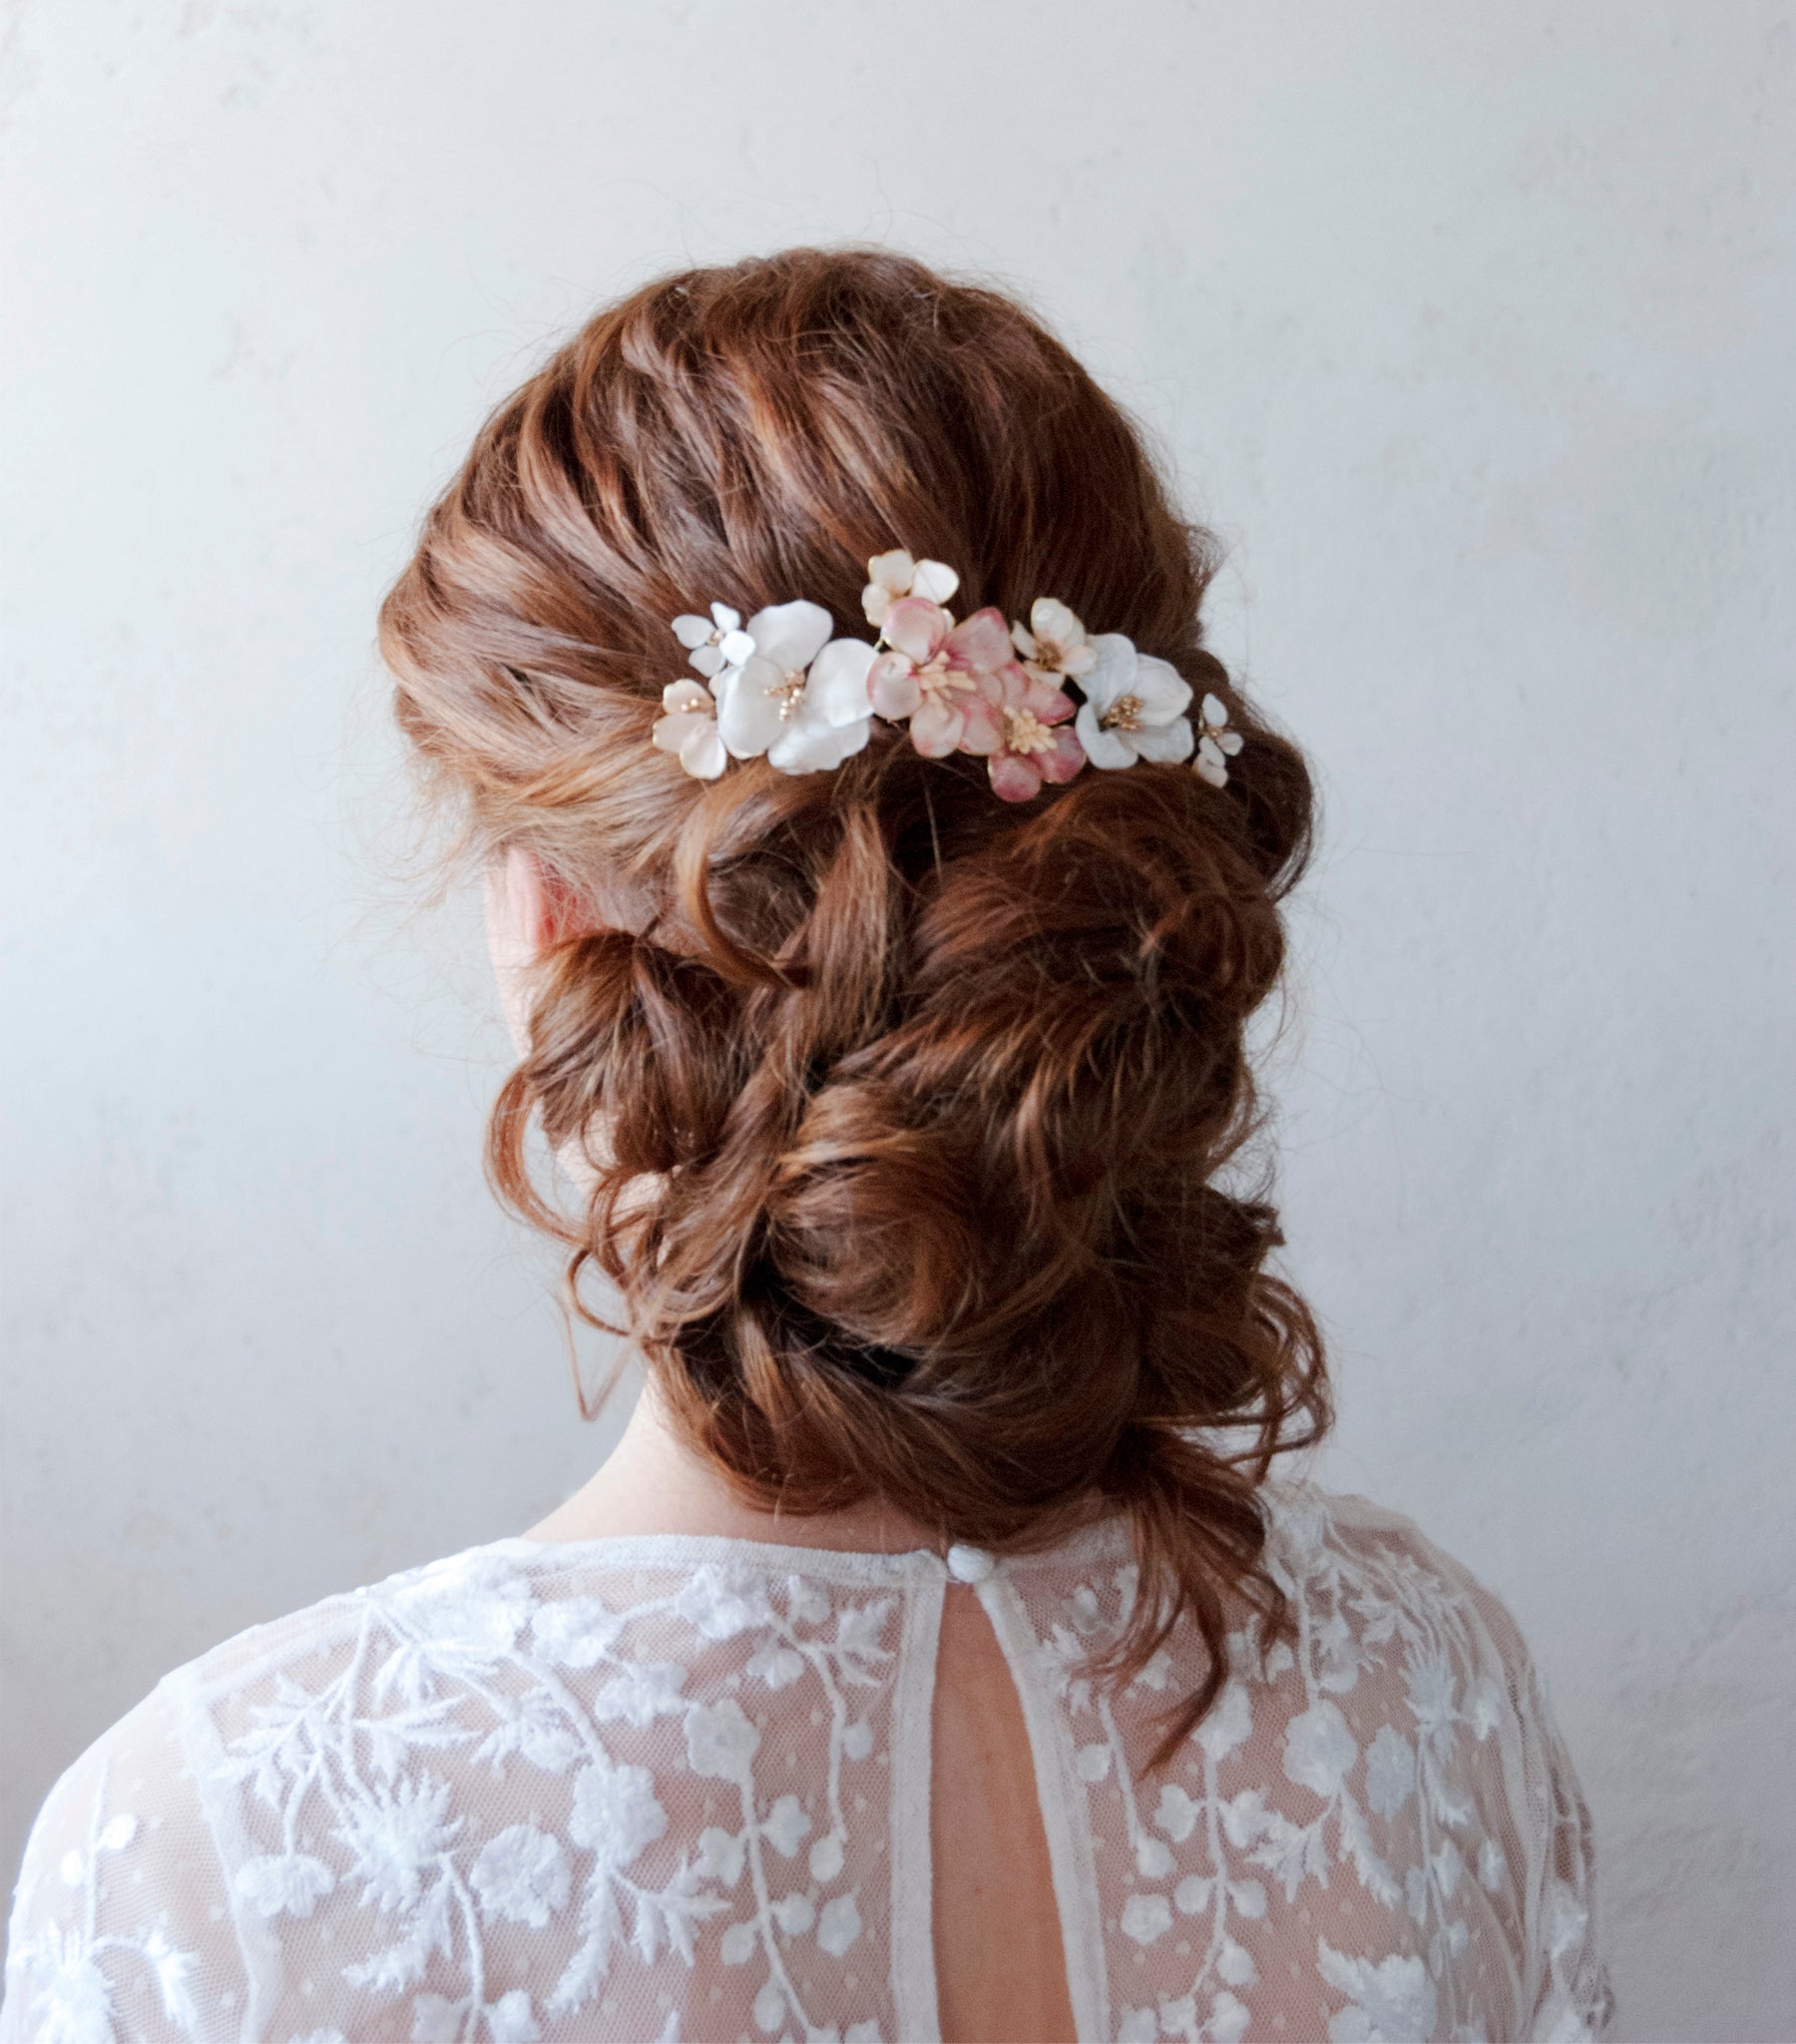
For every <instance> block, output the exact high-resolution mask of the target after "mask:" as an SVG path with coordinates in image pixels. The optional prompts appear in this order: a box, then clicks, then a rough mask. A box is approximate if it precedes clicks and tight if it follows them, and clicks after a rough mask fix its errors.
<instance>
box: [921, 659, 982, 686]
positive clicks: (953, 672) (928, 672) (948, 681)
mask: <svg viewBox="0 0 1796 2044" xmlns="http://www.w3.org/2000/svg"><path fill="white" fill-rule="evenodd" d="M916 683H917V687H918V688H919V689H921V690H922V691H923V693H924V695H926V696H948V695H951V694H953V692H954V691H955V690H957V689H958V690H960V691H962V692H963V693H964V692H965V691H966V690H968V689H970V688H972V686H973V677H972V676H971V675H968V674H962V673H960V672H959V670H957V669H955V668H951V667H950V666H949V665H948V656H947V654H945V653H938V654H937V655H936V656H935V658H934V659H933V660H930V661H927V662H925V664H924V665H923V666H922V667H920V668H918V669H917V670H916Z"/></svg>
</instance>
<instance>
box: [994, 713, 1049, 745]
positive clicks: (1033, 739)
mask: <svg viewBox="0 0 1796 2044" xmlns="http://www.w3.org/2000/svg"><path fill="white" fill-rule="evenodd" d="M1004 743H1005V746H1006V748H1007V749H1008V750H1009V751H1011V752H1013V753H1052V752H1053V751H1054V733H1053V732H1052V731H1051V730H1050V729H1049V727H1048V726H1047V725H1045V724H1044V723H1043V722H1042V720H1041V719H1040V718H1039V717H1038V716H1037V715H1036V714H1035V712H1034V711H1033V710H1007V711H1006V712H1005V713H1004Z"/></svg>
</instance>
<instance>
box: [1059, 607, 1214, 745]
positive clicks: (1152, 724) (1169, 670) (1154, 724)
mask: <svg viewBox="0 0 1796 2044" xmlns="http://www.w3.org/2000/svg"><path fill="white" fill-rule="evenodd" d="M1092 645H1093V647H1094V649H1095V651H1096V658H1095V660H1094V662H1093V664H1092V666H1091V667H1090V668H1089V669H1088V670H1087V672H1086V673H1085V674H1084V675H1082V676H1081V677H1080V682H1079V686H1080V688H1081V690H1082V691H1083V692H1084V694H1085V699H1086V700H1085V702H1084V703H1083V704H1082V705H1081V706H1080V711H1079V716H1078V718H1077V719H1076V720H1075V721H1074V726H1073V729H1074V730H1075V731H1076V732H1077V733H1078V734H1079V743H1080V744H1081V745H1082V746H1084V748H1085V751H1086V758H1087V759H1088V760H1090V761H1091V763H1092V765H1093V766H1094V767H1111V768H1115V767H1132V766H1133V765H1134V763H1135V762H1136V761H1137V760H1188V759H1189V758H1190V757H1191V724H1190V720H1189V718H1187V717H1186V716H1185V714H1184V713H1185V711H1186V710H1187V709H1188V708H1189V706H1190V701H1191V685H1190V683H1189V682H1187V681H1186V680H1185V679H1184V677H1183V676H1182V675H1181V674H1180V673H1179V672H1178V670H1177V669H1176V668H1175V667H1170V666H1168V665H1167V664H1166V662H1165V661H1163V660H1155V659H1154V658H1153V656H1152V655H1151V654H1142V653H1137V652H1136V651H1135V649H1134V644H1133V642H1132V641H1131V640H1128V639H1125V638H1123V636H1122V633H1121V632H1101V633H1099V635H1098V637H1097V638H1096V639H1094V640H1093V641H1092Z"/></svg>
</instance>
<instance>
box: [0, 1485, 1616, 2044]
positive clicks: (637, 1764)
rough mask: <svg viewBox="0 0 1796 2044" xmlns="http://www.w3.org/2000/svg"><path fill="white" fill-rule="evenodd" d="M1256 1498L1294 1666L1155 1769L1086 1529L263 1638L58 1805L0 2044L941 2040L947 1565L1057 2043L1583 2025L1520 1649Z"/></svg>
mask: <svg viewBox="0 0 1796 2044" xmlns="http://www.w3.org/2000/svg"><path fill="white" fill-rule="evenodd" d="M1270 1500H1271V1503H1272V1508H1273V1516H1274V1535H1273V1542H1272V1548H1271V1553H1270V1559H1271V1561H1272V1564H1273V1566H1274V1568H1275V1570H1276V1571H1277V1573H1278V1574H1279V1575H1280V1576H1281V1577H1282V1579H1283V1580H1284V1582H1285V1584H1286V1586H1287V1587H1288V1588H1289V1590H1290V1591H1291V1593H1292V1595H1293V1598H1294V1600H1295V1608H1296V1614H1297V1618H1298V1621H1299V1631H1298V1634H1297V1638H1296V1641H1295V1644H1294V1646H1292V1647H1283V1646H1280V1647H1275V1648H1274V1649H1273V1650H1272V1652H1271V1654H1270V1656H1269V1657H1268V1659H1267V1662H1266V1664H1265V1667H1264V1670H1263V1672H1262V1671H1261V1670H1260V1669H1259V1668H1258V1667H1257V1666H1256V1665H1255V1664H1254V1661H1253V1659H1252V1657H1251V1656H1250V1655H1248V1654H1245V1653H1243V1655H1242V1656H1241V1658H1240V1663H1239V1666H1240V1670H1241V1672H1240V1673H1239V1675H1238V1676H1237V1678H1236V1679H1235V1680H1233V1681H1231V1682H1230V1684H1229V1686H1228V1688H1227V1689H1226V1691H1225V1692H1224V1694H1223V1696H1222V1698H1221V1701H1220V1702H1219V1703H1218V1704H1217V1706H1216V1707H1215V1709H1214V1710H1213V1711H1212V1712H1211V1713H1210V1715H1209V1717H1208V1718H1207V1719H1206V1720H1205V1721H1204V1723H1203V1724H1202V1725H1201V1726H1200V1727H1199V1728H1198V1730H1197V1732H1196V1733H1195V1734H1194V1735H1193V1737H1192V1738H1191V1739H1190V1740H1189V1741H1188V1742H1187V1744H1186V1745H1185V1747H1184V1748H1183V1749H1182V1750H1181V1751H1180V1752H1179V1753H1178V1754H1177V1755H1176V1756H1175V1757H1174V1758H1173V1760H1172V1761H1171V1762H1170V1763H1169V1765H1168V1766H1167V1767H1166V1768H1165V1769H1164V1770H1162V1771H1161V1772H1160V1773H1159V1774H1157V1775H1154V1774H1149V1773H1148V1772H1147V1768H1146V1762H1147V1758H1148V1756H1149V1754H1150V1753H1151V1751H1152V1749H1153V1746H1154V1744H1155V1741H1156V1737H1157V1733H1156V1729H1155V1722H1154V1721H1155V1714H1156V1712H1159V1711H1162V1710H1163V1709H1164V1708H1165V1707H1166V1705H1167V1704H1168V1703H1170V1702H1171V1701H1172V1700H1173V1699H1174V1698H1175V1696H1176V1695H1177V1694H1178V1693H1179V1691H1180V1689H1181V1688H1184V1687H1186V1686H1187V1685H1191V1684H1192V1683H1193V1682H1194V1678H1195V1675H1196V1673H1197V1671H1198V1668H1199V1667H1200V1663H1198V1662H1197V1661H1196V1660H1195V1658H1194V1656H1195V1649H1194V1648H1193V1650H1192V1652H1193V1658H1192V1659H1191V1661H1190V1664H1189V1665H1187V1662H1186V1659H1185V1658H1184V1657H1182V1656H1181V1655H1180V1653H1179V1652H1178V1651H1177V1649H1176V1647H1174V1648H1173V1649H1172V1650H1169V1651H1162V1652H1161V1653H1160V1654H1159V1655H1158V1656H1157V1657H1156V1659H1155V1660H1154V1661H1153V1663H1152V1664H1151V1665H1150V1666H1149V1667H1148V1668H1147V1669H1146V1671H1145V1672H1144V1673H1143V1674H1142V1675H1141V1676H1140V1677H1139V1678H1138V1679H1137V1680H1136V1681H1135V1682H1133V1683H1132V1684H1131V1685H1129V1686H1128V1687H1127V1688H1125V1689H1123V1690H1122V1691H1121V1692H1120V1693H1113V1692H1107V1691H1105V1690H1101V1689H1095V1688H1093V1687H1092V1686H1091V1685H1090V1684H1089V1683H1088V1682H1086V1681H1085V1680H1083V1679H1082V1677H1081V1674H1080V1664H1081V1662H1082V1660H1083V1658H1084V1657H1085V1656H1086V1654H1087V1653H1088V1652H1089V1650H1090V1648H1091V1647H1092V1645H1093V1644H1094V1643H1099V1642H1102V1641H1103V1640H1104V1639H1105V1637H1106V1636H1107V1635H1109V1634H1110V1633H1111V1632H1112V1631H1113V1630H1114V1629H1115V1628H1116V1627H1117V1626H1118V1625H1119V1624H1120V1623H1121V1621H1122V1618H1123V1616H1124V1614H1125V1613H1126V1611H1127V1609H1128V1604H1129V1598H1130V1596H1131V1593H1132V1587H1133V1578H1132V1571H1131V1569H1130V1567H1129V1566H1128V1563H1127V1548H1126V1541H1125V1538H1124V1536H1123V1533H1122V1528H1121V1527H1120V1526H1118V1525H1109V1526H1104V1527H1100V1528H1098V1529H1096V1530H1095V1531H1092V1532H1089V1533H1086V1534H1083V1535H1081V1536H1079V1537H1078V1538H1077V1539H1075V1540H1073V1541H1072V1542H1070V1543H1068V1544H1066V1545H1064V1546H1062V1547H1060V1548H1059V1549H1057V1550H1055V1551H1053V1552H1051V1553H1048V1554H1044V1555H1039V1556H1035V1557H1031V1558H1028V1559H1020V1560H1019V1559H1006V1560H1001V1561H999V1562H997V1563H996V1564H995V1565H994V1564H993V1562H992V1561H991V1559H990V1558H989V1557H988V1556H986V1555H983V1554H980V1553H977V1552H974V1551H972V1550H969V1549H956V1550H954V1551H953V1553H952V1554H951V1555H950V1556H949V1558H948V1561H947V1563H946V1564H944V1562H942V1561H941V1560H940V1559H938V1558H937V1557H936V1556H935V1555H933V1554H930V1553H913V1554H899V1555H876V1554H838V1553H830V1552H822V1551H818V1550H813V1549H804V1548H788V1547H772V1546H763V1545H756V1544H752V1543H748V1542H743V1541H734V1540H715V1539H696V1538H693V1539H688V1538H681V1537H668V1536H652V1537H646V1538H642V1539H626V1540H598V1541H588V1542H580V1543H575V1544H572V1545H566V1546H542V1545H538V1544H534V1543H532V1542H528V1541H524V1540H500V1541H496V1542H494V1543H493V1544H492V1545H491V1546H488V1547H478V1548H474V1549H472V1550H471V1551H469V1552H468V1553H466V1554H460V1555H455V1556H452V1557H451V1558H450V1559H448V1560H446V1561H441V1562H435V1563H432V1564H431V1565H429V1566H428V1567H425V1568H419V1569H412V1570H408V1571H407V1572H406V1573H404V1574H402V1575H398V1576H394V1577H392V1578H390V1579H389V1580H388V1581H386V1582H384V1583H379V1584H376V1585H374V1586H373V1587H372V1588H370V1589H365V1590H357V1591H354V1592H352V1593H350V1594H349V1595H347V1596H341V1597H332V1598H327V1599H326V1600H325V1601H324V1602H323V1603H321V1604H317V1605H314V1606H313V1607H312V1608H311V1609H309V1610H307V1611H302V1612H299V1613H297V1614H296V1615H294V1616H293V1617H291V1618H286V1619H282V1620H280V1621H278V1622H277V1623H275V1624H272V1625H265V1626H258V1627H255V1628H254V1629H252V1630H251V1631H249V1632H246V1633H244V1634H242V1635H240V1636H239V1637H238V1638H236V1639H234V1640H230V1641H227V1642H226V1643H225V1645H224V1646H222V1647H219V1648H217V1649H215V1650H214V1651H213V1652H212V1653H210V1654H207V1655H204V1656H202V1658H201V1659H200V1660H198V1661H196V1662H194V1663H192V1664H190V1665H189V1666H188V1667H186V1668H183V1669H180V1670H178V1671H177V1672H176V1673H175V1674H173V1675H171V1676H169V1677H168V1678H167V1679H166V1680H165V1681H164V1682H162V1683H161V1684H160V1685H159V1686H158V1687H157V1689H156V1690H155V1691H154V1692H153V1693H152V1695H151V1696H150V1697H149V1698H148V1699H146V1701H145V1702H144V1703H143V1704H141V1705H140V1706H139V1707H138V1708H137V1709H136V1710H135V1711H133V1712H132V1713H131V1714H130V1716H129V1717H127V1718H125V1719H123V1720H122V1721H121V1722H120V1723H119V1724H118V1725H117V1726H115V1727H114V1728H113V1730H112V1731H111V1732H109V1733H108V1734H106V1736H105V1737H104V1738H103V1739H101V1740H100V1741H99V1742H98V1743H97V1744H96V1745H95V1746H94V1747H93V1748H92V1749H91V1750H90V1751H89V1752H88V1753H87V1754H86V1755H85V1756H84V1757H83V1758H82V1759H81V1760H79V1761H78V1762H77V1763H76V1764H75V1766H74V1767H73V1768H71V1769H70V1770H69V1772H68V1774H67V1775H65V1776H64V1777H63V1779H62V1781H61V1782H60V1783H59V1784H58V1786H57V1787H56V1789H54V1790H53V1791H52V1793H51V1795H50V1797H49V1799H48V1801H47V1802H46V1804H45V1806H44V1809H43V1812H42V1814H41V1815H40V1817H39V1819H38V1822H37V1826H36V1829H35V1830H34V1831H33V1833H32V1837H31V1843H30V1846H29V1848H28V1850H27V1853H26V1857H25V1864H24V1871H23V1875H22V1878H21V1881H20V1884H19V1890H18V1896H17V1901H16V1905H15V1909H14V1915H13V1921H12V1934H11V1946H10V1954H9V1958H8V1963H7V1997H6V2002H5V2010H4V2015H3V2017H0V2036H3V2037H4V2039H6V2040H8V2044H12V2040H20V2039H25V2038H31V2039H33V2040H55V2044H100V2040H107V2039H113V2038H119V2039H138V2038H145V2039H157V2040H163V2039H173V2038H205V2039H225V2038H254V2039H271V2040H273V2044H342V2040H347V2039H353V2040H356V2044H361V2040H364V2039H374V2038H397V2039H410V2040H413V2044H451V2040H456V2044H463V2040H466V2044H537V2040H545V2044H547V2040H550V2039H564V2038H582V2039H603V2038H629V2039H643V2040H663V2044H673V2040H675V2039H687V2040H690V2039H697V2038H720V2039H735V2038H745V2039H749V2040H756V2044H758V2040H764V2039H776V2038H788V2039H792V2040H797V2039H800V2038H803V2039H807V2040H813V2044H820V2040H824V2039H829V2040H836V2044H874V2040H875V2039H880V2040H885V2044H910V2040H915V2039H927V2038H932V2037H934V2036H935V2035H936V2034H937V2027H936V1997H935V1978H934V1963H933V1957H932V1950H931V1936H930V1931H931V1915H930V1839H929V1808H930V1794H929V1784H928V1775H929V1767H930V1722H931V1691H932V1684H933V1681H934V1664H935V1647H936V1639H937V1628H938V1625H939V1623H940V1619H941V1614H942V1600H943V1593H944V1589H945V1586H946V1584H947V1582H948V1581H949V1579H950V1575H951V1574H952V1575H953V1576H955V1577H958V1578H959V1579H961V1580H963V1581H968V1582H972V1583H974V1584H975V1585H976V1586H977V1591H978V1595H979V1598H980V1601H981V1603H982V1604H983V1606H984V1608H985V1610H986V1612H987V1614H988V1615H989V1617H990V1619H991V1621H992V1625H993V1628H994V1630H995V1632H996V1634H997V1637H998V1639H999V1641H1000V1643H1001V1644H1002V1646H1003V1649H1004V1652H1005V1655H1006V1658H1007V1660H1008V1662H1009V1665H1010V1668H1011V1671H1012V1674H1013V1676H1014V1677H1015V1680H1016V1683H1017V1687H1018V1691H1019V1694H1020V1696H1021V1699H1022V1704H1023V1712H1024V1718H1025V1722H1026V1724H1027V1727H1028V1732H1029V1738H1030V1742H1031V1745H1032V1748H1033V1754H1034V1761H1035V1769H1036V1778H1037V1781H1038V1784H1039V1787H1040V1794H1041V1809H1042V1816H1043V1820H1044V1824H1045V1828H1046V1833H1047V1838H1048V1841H1049V1849H1050V1858H1051V1862H1052V1868H1053V1876H1054V1889H1055V1894H1056V1898H1057V1901H1058V1905H1059V1910H1060V1918H1061V1931H1062V1937H1063V1940H1064V1944H1065V1948H1066V1954H1067V1968H1068V1984H1069V1988H1070V1992H1071V1998H1072V2005H1073V2010H1074V2014H1075V2017H1076V2020H1077V2023H1078V2029H1079V2035H1080V2037H1081V2038H1092V2039H1096V2038H1107V2039H1108V2038H1114V2039H1118V2040H1122V2044H1148V2040H1150V2039H1158V2038H1173V2039H1177V2038H1182V2039H1184V2040H1186V2044H1198V2040H1210V2044H1225V2040H1226V2044H1233V2040H1238V2039H1241V2038H1243V2037H1255V2038H1262V2037H1263V2038H1281V2039H1293V2040H1294V2039H1300V2038H1304V2039H1307V2038H1320V2037H1322V2036H1324V2035H1326V2036H1327V2037H1329V2038H1331V2039H1336V2040H1369V2039H1374V2038H1393V2039H1395V2038H1436V2037H1438V2038H1487V2039H1499V2038H1521V2037H1529V2038H1553V2039H1562V2040H1569V2039H1574V2038H1582V2037H1585V2036H1587V2035H1590V2034H1592V2033H1593V2032H1595V2031H1599V2030H1600V2029H1601V2028H1602V2026H1603V2024H1604V2022H1605V2020H1606V2017H1607V2013H1608V1993H1607V1987H1606V1983H1605V1979H1604V1975H1603V1972H1602V1968H1601V1965H1600V1963H1599V1961H1598V1957H1597V1953H1596V1947H1595V1939H1594V1927H1593V1910H1592V1894H1591V1859H1590V1833H1589V1825H1588V1820H1587V1818H1586V1815H1585V1811H1584V1807H1583V1803H1582V1801H1581V1799H1580V1797H1579V1794H1578V1790H1577V1785H1576V1783H1575V1781H1574V1779H1573V1776H1572V1773H1571V1766H1570V1764H1569V1763H1568V1761H1567V1758H1566V1754H1565V1751H1564V1749H1563V1747H1562V1746H1561V1744H1560V1741H1559V1738H1558V1735H1557V1733H1556V1731H1555V1729H1554V1724H1553V1720H1552V1716H1551V1714H1550V1712H1549V1709H1548V1705H1547V1702H1546V1699H1545V1697H1544V1695H1543V1693H1542V1688H1541V1683H1540V1678H1539V1677H1538V1675H1537V1673H1536V1671H1535V1669H1534V1667H1533V1665H1532V1663H1531V1662H1530V1660H1529V1657H1528V1653H1527V1650H1526V1648H1525V1647H1524V1645H1523V1643H1522V1641H1521V1639H1520V1637H1519V1636H1518V1634H1517V1631H1516V1628H1515V1625H1514V1622H1513V1621H1512V1620H1511V1619H1510V1617H1509V1615H1508V1613H1507V1612H1506V1611H1505V1610H1504V1608H1503V1607H1502V1606H1501V1605H1500V1604H1499V1603H1498V1602H1497V1601H1496V1599H1495V1598H1493V1597H1492V1596H1490V1594H1489V1593H1488V1592H1486V1591H1484V1590H1483V1589H1481V1588H1480V1587H1479V1586H1478V1585H1477V1584H1476V1583H1475V1582H1473V1581H1472V1580H1471V1578H1470V1577H1468V1576H1467V1575H1466V1573H1465V1572H1464V1570H1462V1569H1461V1568H1459V1567H1458V1566H1457V1565H1456V1564H1455V1563H1453V1562H1452V1561H1450V1560H1449V1559H1448V1558H1447V1557H1445V1556H1444V1555H1442V1554H1441V1553H1440V1552H1439V1551H1438V1550H1437V1549H1436V1548H1434V1547H1432V1546H1431V1545H1430V1544H1429V1543H1428V1542H1427V1541H1426V1540H1424V1539H1423V1537H1422V1536H1421V1535H1420V1534H1419V1533H1418V1532H1417V1531H1416V1529H1415V1527H1414V1526H1412V1525H1411V1524H1410V1523H1409V1522H1408V1521H1407V1520H1404V1519H1400V1518H1397V1517H1395V1516H1393V1515H1391V1514H1388V1513H1385V1512H1382V1511H1380V1510H1378V1509H1376V1508H1375V1507H1373V1506H1371V1505H1368V1504H1366V1503H1365V1502H1364V1501H1363V1500H1360V1499H1350V1498H1332V1497H1327V1496H1325V1495H1323V1494H1321V1493H1319V1492H1316V1491H1314V1490H1309V1489H1301V1488H1282V1487H1281V1488H1278V1489H1275V1490H1274V1491H1272V1492H1271V1493H1270ZM1246 1644H1247V1642H1245V1641H1243V1642H1242V1645H1243V1646H1245V1645H1246Z"/></svg>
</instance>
